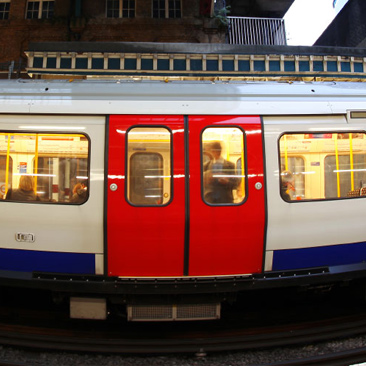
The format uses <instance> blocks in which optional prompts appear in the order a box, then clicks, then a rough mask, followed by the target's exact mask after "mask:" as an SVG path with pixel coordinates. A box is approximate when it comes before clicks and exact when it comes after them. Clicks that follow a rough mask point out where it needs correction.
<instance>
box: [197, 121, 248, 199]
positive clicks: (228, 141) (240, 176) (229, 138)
mask: <svg viewBox="0 0 366 366" xmlns="http://www.w3.org/2000/svg"><path fill="white" fill-rule="evenodd" d="M202 182H203V184H202V187H203V199H204V201H205V202H206V203H208V204H210V205H221V204H224V205H227V204H240V203H242V202H243V200H244V198H245V159H244V133H243V131H242V130H241V129H240V128H237V127H209V128H206V129H205V130H204V131H203V133H202Z"/></svg>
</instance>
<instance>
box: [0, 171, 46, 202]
mask: <svg viewBox="0 0 366 366" xmlns="http://www.w3.org/2000/svg"><path fill="white" fill-rule="evenodd" d="M5 199H6V200H11V201H40V198H39V196H38V195H37V194H36V193H35V192H34V179H33V177H32V176H31V175H22V176H21V177H20V180H19V188H18V189H14V190H13V189H9V190H8V192H7V193H6V197H5Z"/></svg>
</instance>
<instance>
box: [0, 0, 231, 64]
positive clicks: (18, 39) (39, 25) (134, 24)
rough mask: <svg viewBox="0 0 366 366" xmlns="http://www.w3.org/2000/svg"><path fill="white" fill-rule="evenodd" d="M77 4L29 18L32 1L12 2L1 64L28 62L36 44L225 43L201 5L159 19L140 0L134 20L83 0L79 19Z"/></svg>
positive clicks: (0, 44) (193, 1)
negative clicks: (46, 15)
mask: <svg viewBox="0 0 366 366" xmlns="http://www.w3.org/2000/svg"><path fill="white" fill-rule="evenodd" d="M76 1H77V0H56V1H55V14H54V17H53V18H52V19H44V20H42V19H25V14H26V6H27V0H11V5H10V14H9V19H7V20H0V32H1V38H0V63H5V62H9V61H15V62H19V60H21V59H23V60H25V59H26V58H25V55H24V51H26V50H27V49H28V45H29V43H31V42H67V41H86V42H95V41H99V42H103V41H106V42H188V43H197V42H200V43H223V42H224V41H225V34H224V32H222V31H221V32H220V31H219V30H218V27H217V25H216V23H215V22H214V20H209V19H205V18H202V17H200V16H199V1H197V0H182V5H183V9H182V18H180V19H154V18H152V17H151V10H152V8H151V3H152V1H151V0H139V1H136V16H135V18H130V19H128V18H124V19H122V18H121V19H116V18H115V19H110V18H106V16H105V0H93V1H84V2H83V3H82V4H83V7H82V11H81V12H82V14H81V16H80V17H77V18H76V17H75V16H74V14H75V3H76Z"/></svg>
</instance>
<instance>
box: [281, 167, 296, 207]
mask: <svg viewBox="0 0 366 366" xmlns="http://www.w3.org/2000/svg"><path fill="white" fill-rule="evenodd" d="M294 191H295V187H294V177H293V175H292V173H291V172H290V171H289V170H285V171H283V172H282V173H281V196H282V198H283V199H284V200H285V201H291V200H292V199H293V198H292V192H294Z"/></svg>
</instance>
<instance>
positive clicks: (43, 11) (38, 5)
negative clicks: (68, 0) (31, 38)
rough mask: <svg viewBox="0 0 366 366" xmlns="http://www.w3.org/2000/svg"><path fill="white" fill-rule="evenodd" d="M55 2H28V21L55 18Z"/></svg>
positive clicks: (42, 0)
mask: <svg viewBox="0 0 366 366" xmlns="http://www.w3.org/2000/svg"><path fill="white" fill-rule="evenodd" d="M54 4H55V1H54V0H52V1H44V0H39V1H28V3H27V13H26V19H48V18H52V17H53V9H54Z"/></svg>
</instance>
